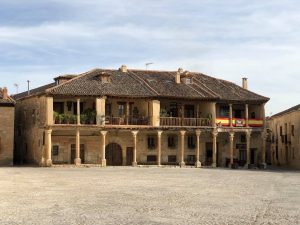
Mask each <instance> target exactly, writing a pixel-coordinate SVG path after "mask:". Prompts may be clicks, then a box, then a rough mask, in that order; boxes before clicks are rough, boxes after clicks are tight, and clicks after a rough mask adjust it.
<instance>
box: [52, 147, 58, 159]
mask: <svg viewBox="0 0 300 225" xmlns="http://www.w3.org/2000/svg"><path fill="white" fill-rule="evenodd" d="M58 150H59V146H58V145H53V146H52V155H53V156H58Z"/></svg>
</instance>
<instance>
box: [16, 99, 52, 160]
mask: <svg viewBox="0 0 300 225" xmlns="http://www.w3.org/2000/svg"><path fill="white" fill-rule="evenodd" d="M47 109H48V107H47V97H45V96H42V97H39V96H36V97H31V98H25V99H23V100H20V101H18V102H17V104H16V124H15V140H16V147H15V156H16V157H15V158H16V159H15V161H16V163H34V164H40V163H41V160H42V156H43V154H44V147H45V146H44V144H45V140H44V127H45V126H46V122H47V121H49V120H47V115H48V113H47ZM49 115H50V114H49Z"/></svg>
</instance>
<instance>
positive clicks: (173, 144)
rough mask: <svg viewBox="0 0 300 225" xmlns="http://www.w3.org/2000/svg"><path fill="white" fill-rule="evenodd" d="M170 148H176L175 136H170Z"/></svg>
mask: <svg viewBox="0 0 300 225" xmlns="http://www.w3.org/2000/svg"><path fill="white" fill-rule="evenodd" d="M168 147H169V148H175V147H176V136H174V135H171V136H168Z"/></svg>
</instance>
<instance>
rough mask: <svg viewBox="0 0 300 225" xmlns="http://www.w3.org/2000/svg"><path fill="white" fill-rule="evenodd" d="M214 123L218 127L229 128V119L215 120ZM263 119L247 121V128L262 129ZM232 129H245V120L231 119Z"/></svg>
mask: <svg viewBox="0 0 300 225" xmlns="http://www.w3.org/2000/svg"><path fill="white" fill-rule="evenodd" d="M216 123H217V125H218V126H223V127H229V126H230V119H229V118H217V119H216ZM263 124H264V122H263V119H249V120H248V126H249V127H263ZM232 126H233V127H246V120H245V119H243V118H232Z"/></svg>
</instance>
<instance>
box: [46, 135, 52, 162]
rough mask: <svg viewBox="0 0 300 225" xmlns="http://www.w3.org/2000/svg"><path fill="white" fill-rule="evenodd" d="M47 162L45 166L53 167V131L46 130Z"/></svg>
mask: <svg viewBox="0 0 300 225" xmlns="http://www.w3.org/2000/svg"><path fill="white" fill-rule="evenodd" d="M45 134H46V143H45V144H46V154H45V155H46V160H45V166H52V137H51V136H52V130H46V131H45Z"/></svg>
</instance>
